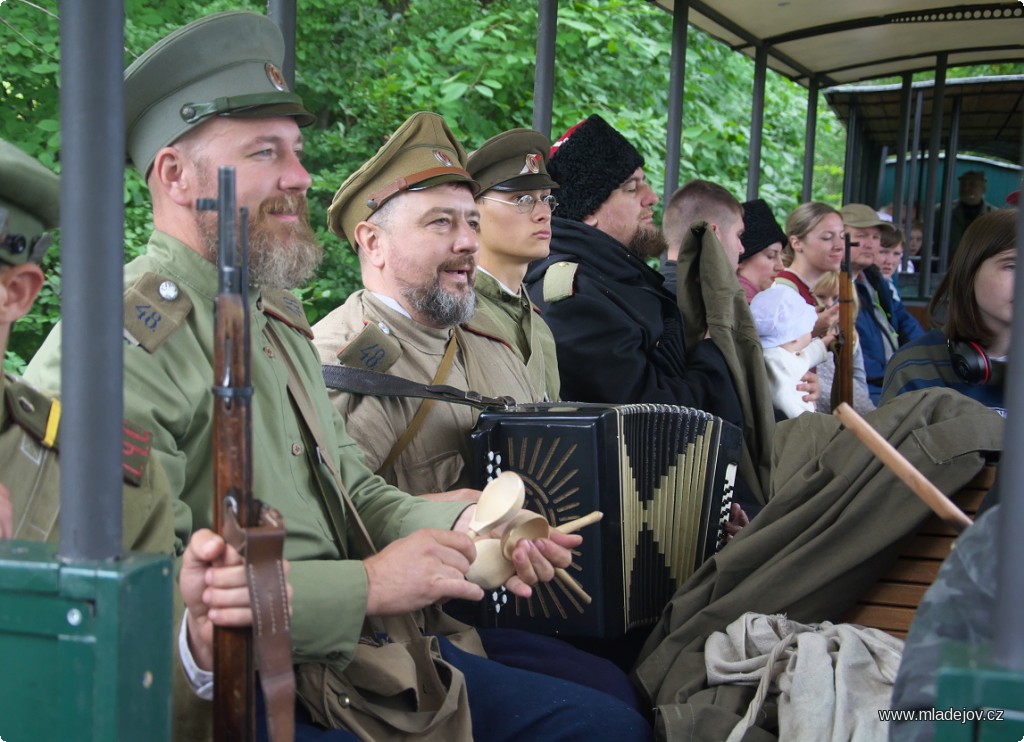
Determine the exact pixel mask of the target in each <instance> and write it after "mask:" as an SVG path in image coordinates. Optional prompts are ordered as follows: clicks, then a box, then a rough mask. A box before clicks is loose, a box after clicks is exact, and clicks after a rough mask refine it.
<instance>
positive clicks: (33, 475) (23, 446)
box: [0, 373, 182, 554]
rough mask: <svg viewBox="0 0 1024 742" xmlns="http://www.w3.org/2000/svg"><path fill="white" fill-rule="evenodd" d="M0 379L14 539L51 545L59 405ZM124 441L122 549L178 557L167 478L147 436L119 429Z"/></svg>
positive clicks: (1, 458)
mask: <svg viewBox="0 0 1024 742" xmlns="http://www.w3.org/2000/svg"><path fill="white" fill-rule="evenodd" d="M0 379H2V380H0V395H2V401H3V404H2V405H0V462H3V464H2V466H3V468H2V470H0V482H3V484H4V485H6V487H7V488H8V490H10V493H11V506H12V510H13V512H14V538H16V539H22V540H25V541H57V540H58V537H59V533H60V532H59V528H58V525H59V524H58V514H59V512H60V459H59V456H58V453H57V449H56V443H57V430H58V425H59V418H60V404H59V403H58V402H57V401H56V400H54V399H53V398H52V397H49V396H47V395H45V394H43V393H42V392H40V391H39V390H38V389H36V388H35V387H33V386H32V385H30V384H28V383H27V382H25V381H22V380H20V379H17V378H15V377H14V376H11V375H9V374H6V373H5V374H3V375H2V377H0ZM124 436H125V437H124V445H123V447H122V448H123V450H124V452H125V457H124V460H123V462H122V468H123V473H124V479H125V485H124V506H123V508H122V514H123V523H122V535H123V541H124V548H125V549H127V550H128V551H145V552H152V553H159V554H180V553H181V552H182V544H181V541H176V540H175V538H174V521H173V517H172V511H171V502H170V494H169V490H168V484H167V477H166V476H165V475H164V472H163V470H162V469H161V468H160V467H159V466H158V465H156V464H154V462H152V461H151V460H150V458H149V455H150V446H149V441H148V436H149V434H148V433H147V432H146V431H143V430H138V429H136V428H134V427H131V426H125V429H124Z"/></svg>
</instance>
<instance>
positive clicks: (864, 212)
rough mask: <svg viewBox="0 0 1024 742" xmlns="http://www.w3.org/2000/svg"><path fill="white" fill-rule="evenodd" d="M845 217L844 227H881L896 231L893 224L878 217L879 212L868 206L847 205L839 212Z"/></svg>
mask: <svg viewBox="0 0 1024 742" xmlns="http://www.w3.org/2000/svg"><path fill="white" fill-rule="evenodd" d="M839 215H840V216H842V217H843V225H844V226H847V227H861V228H864V227H881V228H882V229H895V227H893V226H892V222H887V221H885V219H882V218H881V217H880V216H878V212H876V211H875V210H874V209H872V208H871V207H870V206H868V205H867V204H846V206H844V207H843V208H841V209H840V210H839Z"/></svg>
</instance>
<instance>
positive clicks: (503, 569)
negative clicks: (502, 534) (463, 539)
mask: <svg viewBox="0 0 1024 742" xmlns="http://www.w3.org/2000/svg"><path fill="white" fill-rule="evenodd" d="M515 573H516V568H515V567H514V566H512V562H510V561H509V560H508V559H506V558H505V555H504V554H502V553H501V539H497V538H482V539H480V540H479V541H477V542H476V559H475V560H474V561H473V563H472V564H471V565H469V571H468V572H466V579H467V580H469V581H470V582H472V583H474V584H477V585H479V586H480V587H482V588H483V589H484V590H493V589H494V588H496V587H501V586H502V585H504V584H505V583H506V582H508V579H509V578H510V577H511V576H512V575H514V574H515Z"/></svg>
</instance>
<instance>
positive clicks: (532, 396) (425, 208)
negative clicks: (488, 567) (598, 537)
mask: <svg viewBox="0 0 1024 742" xmlns="http://www.w3.org/2000/svg"><path fill="white" fill-rule="evenodd" d="M465 167H466V153H465V150H464V149H463V148H462V145H461V144H460V143H459V142H458V141H457V140H456V139H455V137H454V136H453V135H452V133H451V130H450V129H449V128H448V125H447V124H446V123H445V121H444V119H442V118H441V117H440V116H438V115H437V114H435V113H425V112H421V113H416V114H414V115H413V116H412V117H410V118H409V119H408V120H407V121H406V122H405V123H404V124H402V126H401V127H399V129H398V130H397V131H396V132H395V133H394V134H393V135H392V136H391V137H389V139H388V142H387V143H386V144H385V145H384V146H383V147H382V148H381V149H380V151H379V152H378V153H377V154H376V155H374V157H373V158H371V159H370V160H369V161H368V162H367V163H366V164H365V165H363V166H362V167H361V168H360V169H359V170H358V171H356V172H355V173H354V174H352V175H351V176H350V177H349V178H348V179H347V180H346V181H345V182H344V183H343V184H342V185H341V187H340V188H339V189H338V192H337V193H336V194H335V196H334V202H333V203H332V204H331V209H330V212H329V217H328V223H329V225H330V227H331V230H332V231H333V232H334V233H335V234H337V235H338V236H340V237H343V238H346V239H348V241H349V244H350V245H351V246H352V247H353V249H355V251H356V254H357V255H358V256H359V265H360V269H361V272H362V278H363V285H364V286H365V287H366V288H365V289H363V290H361V291H356V292H355V293H354V294H352V295H351V296H349V297H348V299H347V300H346V301H345V303H344V304H343V305H341V306H340V307H338V308H337V309H335V310H334V311H333V312H331V313H330V314H328V315H327V316H326V317H324V318H323V319H322V320H320V321H319V322H318V323H317V324H316V326H315V327H314V328H313V336H314V337H313V342H314V344H315V345H316V346H317V349H318V350H319V351H320V359H321V361H322V362H323V363H325V364H338V363H340V364H342V365H345V366H350V367H356V368H363V369H369V370H372V371H378V372H381V373H387V374H390V375H394V376H399V377H403V378H407V379H412V380H413V381H417V382H420V383H422V384H446V385H448V386H454V387H456V388H459V389H472V390H473V391H476V392H479V393H481V394H484V395H487V396H491V397H499V396H509V397H512V398H513V399H515V400H516V401H517V402H535V401H541V400H543V399H544V398H545V389H544V379H543V377H541V378H536V379H535V378H534V377H533V376H531V375H530V374H529V373H528V372H527V368H526V366H525V365H524V364H523V362H522V360H521V358H520V357H518V356H517V354H516V352H515V350H514V349H513V347H512V345H511V344H510V343H508V342H506V341H505V340H503V339H502V335H501V334H500V331H499V329H498V328H496V327H495V326H494V324H493V323H492V322H489V321H487V318H486V317H482V316H480V315H479V313H476V314H474V310H475V306H476V296H475V294H474V291H473V285H474V280H475V279H476V278H477V277H478V276H477V270H476V258H477V255H478V253H479V249H480V244H479V239H478V231H479V228H480V214H479V212H478V210H477V206H476V204H475V203H474V201H473V195H474V194H475V193H476V192H477V191H478V190H479V186H478V185H477V183H476V182H475V181H473V179H472V178H471V177H470V175H469V173H468V172H467V171H466V169H465ZM399 183H401V184H402V185H398V184H399ZM371 202H373V203H374V204H375V206H374V207H372V208H371V207H370V206H369V205H368V204H369V203H371ZM331 399H332V401H333V402H334V405H335V407H337V408H338V410H339V411H340V412H341V413H342V415H343V416H344V417H345V420H346V421H347V422H348V424H349V427H350V428H351V430H352V431H353V432H352V435H353V437H354V438H355V439H356V441H357V442H358V443H359V445H360V447H361V448H362V449H363V452H364V453H365V455H366V462H367V465H368V466H370V468H372V469H374V470H375V471H377V472H378V473H379V474H380V475H381V476H382V477H384V479H385V480H387V481H388V482H390V483H391V484H394V485H395V486H397V487H400V488H402V489H404V490H405V491H407V492H411V493H413V494H417V495H429V496H430V497H432V498H438V497H441V498H446V499H447V498H452V497H455V498H461V499H475V497H474V493H471V492H466V491H461V492H446V491H449V490H454V489H456V488H465V487H468V486H469V485H470V484H471V472H472V469H473V467H472V466H471V463H472V462H471V461H470V450H469V431H470V430H471V429H472V428H473V426H474V425H475V424H476V418H477V414H478V413H477V411H476V410H475V409H473V408H472V407H468V406H466V405H458V404H445V403H428V402H424V401H423V400H420V399H415V398H408V397H377V396H369V395H360V394H353V393H350V392H345V391H332V393H331ZM421 410H424V412H421ZM424 414H425V417H424ZM435 493H444V494H441V495H437V494H435Z"/></svg>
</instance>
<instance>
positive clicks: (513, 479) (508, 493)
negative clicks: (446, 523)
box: [469, 471, 526, 539]
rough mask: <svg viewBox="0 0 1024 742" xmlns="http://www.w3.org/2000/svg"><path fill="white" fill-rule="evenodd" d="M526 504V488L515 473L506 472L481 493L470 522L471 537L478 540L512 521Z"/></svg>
mask: <svg viewBox="0 0 1024 742" xmlns="http://www.w3.org/2000/svg"><path fill="white" fill-rule="evenodd" d="M525 502H526V486H525V485H524V484H523V480H522V478H521V477H520V476H519V475H518V474H516V473H515V472H513V471H505V472H502V473H501V474H499V475H498V476H497V477H495V478H494V479H492V480H491V481H490V482H488V483H487V486H486V487H484V489H483V492H481V493H480V499H479V500H477V503H476V512H475V513H474V514H473V520H471V521H470V522H469V536H470V538H473V539H476V538H478V537H479V535H480V534H481V533H486V532H487V531H489V530H491V529H492V528H497V527H498V526H500V525H504V524H505V523H507V522H508V521H510V520H511V519H512V518H513V517H515V514H516V513H518V512H519V511H520V510H522V507H523V503H525Z"/></svg>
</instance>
